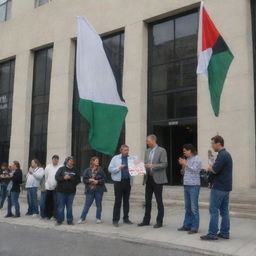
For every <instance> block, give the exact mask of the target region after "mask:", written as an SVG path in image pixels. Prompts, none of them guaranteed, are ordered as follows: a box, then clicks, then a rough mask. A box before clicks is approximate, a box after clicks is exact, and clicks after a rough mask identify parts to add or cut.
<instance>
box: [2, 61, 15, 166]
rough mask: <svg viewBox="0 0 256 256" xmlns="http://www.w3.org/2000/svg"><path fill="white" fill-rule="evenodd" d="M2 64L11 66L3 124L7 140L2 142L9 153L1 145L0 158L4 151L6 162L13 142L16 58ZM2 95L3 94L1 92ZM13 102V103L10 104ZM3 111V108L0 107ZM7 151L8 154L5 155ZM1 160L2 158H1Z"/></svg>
mask: <svg viewBox="0 0 256 256" xmlns="http://www.w3.org/2000/svg"><path fill="white" fill-rule="evenodd" d="M2 65H8V66H9V67H8V68H9V73H8V76H9V77H8V90H7V91H6V95H7V97H8V99H7V104H8V105H7V109H6V111H7V112H6V115H7V116H6V123H5V124H4V125H3V126H2V128H4V129H6V135H7V137H8V138H7V139H6V141H1V142H0V143H1V144H2V142H3V144H6V145H5V146H7V148H8V153H7V152H5V149H4V145H2V146H1V147H0V149H1V150H3V152H2V151H1V156H0V159H1V158H2V153H3V160H2V161H4V162H8V159H7V158H9V150H10V142H11V129H12V111H13V91H14V77H15V58H12V59H9V60H6V61H3V62H0V66H2ZM1 95H2V94H1ZM10 103H11V104H10ZM0 113H1V109H0ZM5 153H6V154H7V156H4V155H5ZM0 161H1V160H0Z"/></svg>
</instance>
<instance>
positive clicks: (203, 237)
mask: <svg viewBox="0 0 256 256" xmlns="http://www.w3.org/2000/svg"><path fill="white" fill-rule="evenodd" d="M200 238H201V239H202V240H204V241H215V240H218V238H217V237H210V236H208V235H205V236H200Z"/></svg>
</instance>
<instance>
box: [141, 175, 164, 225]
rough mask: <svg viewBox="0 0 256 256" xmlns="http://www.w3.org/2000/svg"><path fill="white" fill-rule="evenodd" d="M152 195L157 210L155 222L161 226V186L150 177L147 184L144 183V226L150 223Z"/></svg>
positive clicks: (162, 209)
mask: <svg viewBox="0 0 256 256" xmlns="http://www.w3.org/2000/svg"><path fill="white" fill-rule="evenodd" d="M153 193H154V195H155V198H156V202H157V209H158V214H157V218H156V222H157V224H159V225H162V224H163V218H164V204H163V198H162V193H163V185H162V184H156V183H155V181H154V179H153V177H152V176H148V179H147V183H146V191H145V201H146V206H145V216H144V219H143V223H145V224H149V223H150V219H151V209H152V196H153Z"/></svg>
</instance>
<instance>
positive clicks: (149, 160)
mask: <svg viewBox="0 0 256 256" xmlns="http://www.w3.org/2000/svg"><path fill="white" fill-rule="evenodd" d="M147 145H148V149H147V150H146V153H145V167H146V171H147V173H146V175H145V176H144V184H146V191H145V201H146V206H145V215H144V218H143V221H142V222H141V223H140V224H138V226H139V227H142V226H148V225H149V224H150V218H151V208H152V196H153V193H154V194H155V198H156V202H157V209H158V215H157V218H156V224H155V225H154V228H161V227H162V226H163V218H164V204H163V198H162V193H163V184H165V183H167V182H168V180H167V176H166V167H167V166H168V161H167V154H166V150H165V149H164V148H162V147H159V146H158V145H157V137H156V136H155V135H153V134H152V135H149V136H148V137H147Z"/></svg>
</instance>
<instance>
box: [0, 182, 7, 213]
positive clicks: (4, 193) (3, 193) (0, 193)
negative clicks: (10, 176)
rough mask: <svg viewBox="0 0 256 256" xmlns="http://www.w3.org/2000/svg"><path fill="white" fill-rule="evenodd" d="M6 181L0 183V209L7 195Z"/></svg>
mask: <svg viewBox="0 0 256 256" xmlns="http://www.w3.org/2000/svg"><path fill="white" fill-rule="evenodd" d="M7 186H8V184H7V183H3V184H2V185H1V191H0V209H1V208H3V206H4V202H5V199H6V197H7Z"/></svg>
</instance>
